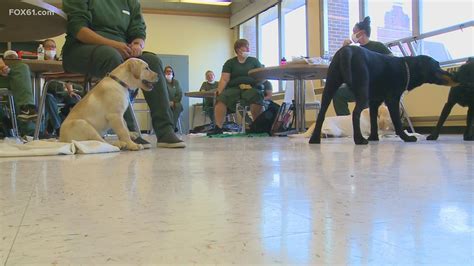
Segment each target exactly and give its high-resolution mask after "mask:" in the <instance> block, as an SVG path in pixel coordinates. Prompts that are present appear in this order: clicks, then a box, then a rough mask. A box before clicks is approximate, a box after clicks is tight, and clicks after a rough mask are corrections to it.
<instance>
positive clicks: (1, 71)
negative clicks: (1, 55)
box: [0, 64, 10, 77]
mask: <svg viewBox="0 0 474 266" xmlns="http://www.w3.org/2000/svg"><path fill="white" fill-rule="evenodd" d="M8 73H10V68H9V67H8V66H7V65H5V64H3V65H0V76H4V77H6V76H8Z"/></svg>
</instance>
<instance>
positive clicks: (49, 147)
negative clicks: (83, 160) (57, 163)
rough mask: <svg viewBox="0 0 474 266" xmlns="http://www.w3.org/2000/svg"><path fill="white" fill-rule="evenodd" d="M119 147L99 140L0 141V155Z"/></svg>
mask: <svg viewBox="0 0 474 266" xmlns="http://www.w3.org/2000/svg"><path fill="white" fill-rule="evenodd" d="M118 151H120V149H119V148H117V147H115V146H112V145H110V144H108V143H104V142H100V141H93V140H89V141H74V142H73V143H65V142H56V141H44V140H35V141H31V142H28V143H25V144H18V143H14V142H3V143H0V157H24V156H50V155H73V154H76V153H78V154H92V153H106V152H118Z"/></svg>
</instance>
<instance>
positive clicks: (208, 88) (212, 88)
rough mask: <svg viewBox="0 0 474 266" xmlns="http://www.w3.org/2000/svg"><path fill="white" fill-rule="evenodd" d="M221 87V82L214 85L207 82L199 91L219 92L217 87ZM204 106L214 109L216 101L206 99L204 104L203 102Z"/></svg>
mask: <svg viewBox="0 0 474 266" xmlns="http://www.w3.org/2000/svg"><path fill="white" fill-rule="evenodd" d="M218 86H219V82H218V81H216V82H214V83H212V84H210V83H209V82H207V81H204V82H203V83H202V85H201V88H200V89H199V91H215V90H217V87H218ZM202 104H203V106H204V107H212V106H214V99H212V98H204V100H203V102H202Z"/></svg>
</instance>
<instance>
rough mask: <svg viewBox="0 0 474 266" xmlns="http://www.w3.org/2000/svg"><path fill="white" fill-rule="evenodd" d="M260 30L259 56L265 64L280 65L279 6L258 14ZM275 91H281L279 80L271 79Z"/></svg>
mask: <svg viewBox="0 0 474 266" xmlns="http://www.w3.org/2000/svg"><path fill="white" fill-rule="evenodd" d="M258 30H259V33H260V34H259V36H260V38H259V57H260V62H261V63H262V64H264V65H265V66H267V67H268V66H278V65H279V64H280V45H279V39H280V37H279V36H280V35H279V31H278V6H274V7H271V8H270V9H268V10H267V11H265V12H263V13H261V14H260V15H258ZM270 82H271V83H272V86H273V91H279V90H280V86H279V82H278V81H277V80H271V81H270Z"/></svg>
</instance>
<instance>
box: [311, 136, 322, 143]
mask: <svg viewBox="0 0 474 266" xmlns="http://www.w3.org/2000/svg"><path fill="white" fill-rule="evenodd" d="M320 143H321V138H318V137H311V138H310V139H309V144H320Z"/></svg>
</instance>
